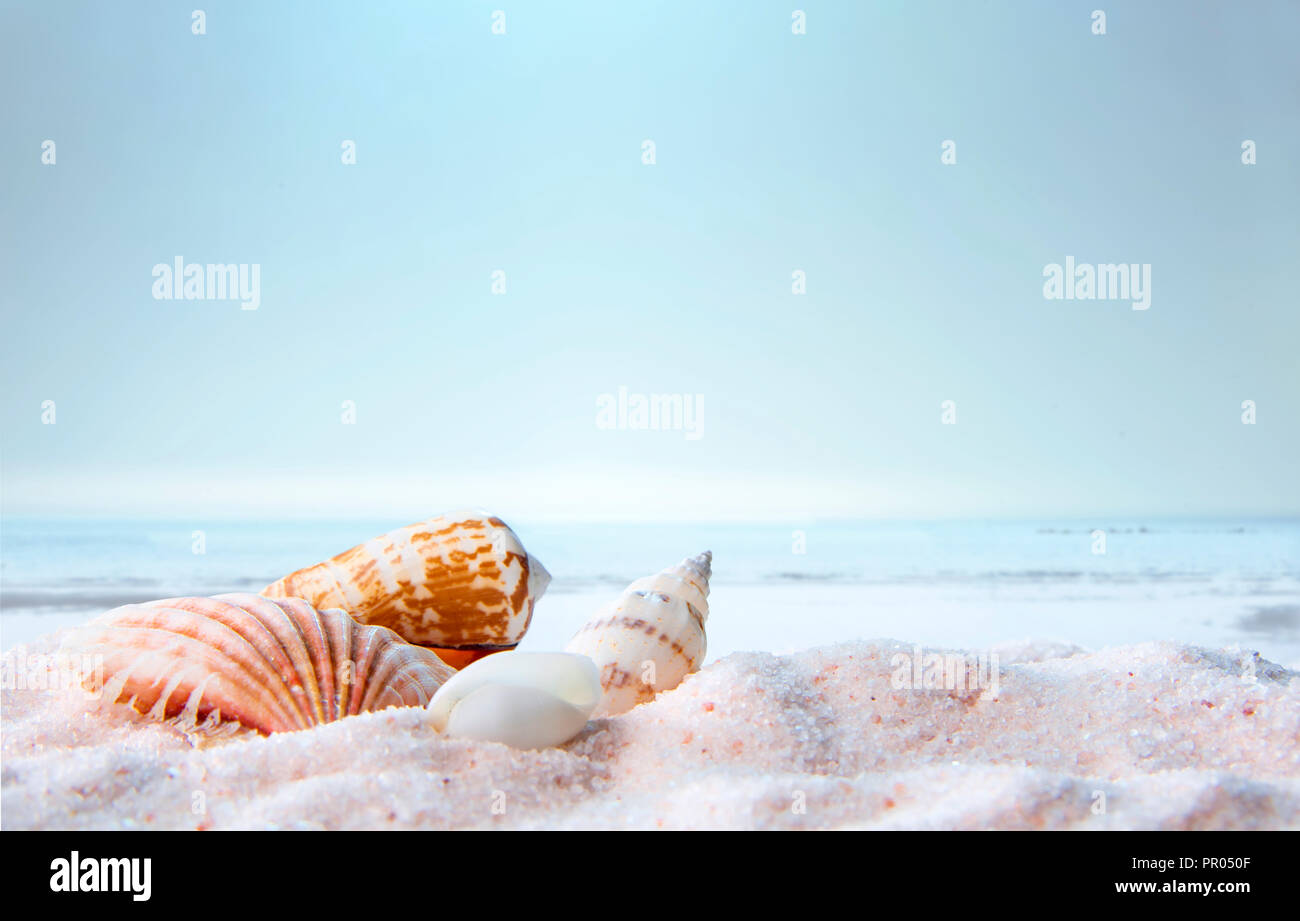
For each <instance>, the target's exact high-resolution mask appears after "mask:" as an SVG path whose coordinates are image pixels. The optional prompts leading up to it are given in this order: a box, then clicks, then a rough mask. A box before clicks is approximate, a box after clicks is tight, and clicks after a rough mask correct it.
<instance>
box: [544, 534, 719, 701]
mask: <svg viewBox="0 0 1300 921" xmlns="http://www.w3.org/2000/svg"><path fill="white" fill-rule="evenodd" d="M712 564H713V554H712V553H709V552H708V551H707V550H706V551H705V552H704V553H702V554H700V555H699V556H697V557H690V558H687V559H685V560H682V561H681V562H680V563H678V564H677V565H676V566H672V567H669V568H668V569H665V570H663V571H662V572H659V573H656V574H655V575H653V576H646V577H644V578H641V579H637V580H636V581H635V582H633V583H632V584H631V585H629V586H628V587H627V588H626V589H624V591H623V594H622V595H620V596H619V597H618V598H617V599H615V600H614V601H613V602H611V603H610V604H609V605H607V606H606V607H604V608H602V609H601V610H599V611H597V612H596V614H595V615H594V616H593V617H592V618H591V620H589V621H587V623H586V624H585V625H583V627H582V629H581V630H579V631H578V632H577V633H576V634H574V636H573V639H571V640H569V642H568V644H567V645H566V646H565V647H564V648H565V650H566V651H567V652H573V653H578V654H579V655H585V656H588V657H590V658H591V660H592V661H593V662H595V663H596V667H597V668H599V669H600V684H601V687H602V688H603V689H604V692H603V694H602V697H601V702H600V706H598V707H597V708H596V711H595V716H597V717H604V716H617V715H618V714H620V713H623V712H625V711H627V710H631V709H632V708H633V707H635V706H636V705H637V704H642V703H645V702H646V701H648V700H652V699H654V696H655V694H657V693H659V692H660V691H669V690H672V689H673V688H675V687H677V685H679V684H681V683H682V679H683V678H685V677H686V676H687V675H688V674H690V673H691V672H693V671H695V670H696V669H698V668H699V667H700V663H702V662H703V661H704V653H705V649H706V647H707V643H706V638H705V633H704V622H705V620H706V619H707V618H708V616H709V602H708V595H709V577H710V576H711V575H712V573H713V565H712Z"/></svg>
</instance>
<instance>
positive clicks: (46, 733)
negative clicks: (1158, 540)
mask: <svg viewBox="0 0 1300 921" xmlns="http://www.w3.org/2000/svg"><path fill="white" fill-rule="evenodd" d="M51 642H52V640H50V639H46V640H42V641H40V642H39V643H36V644H33V646H32V647H30V648H29V649H27V650H25V651H26V652H29V653H30V652H41V651H45V650H47V649H48V648H50V643H51ZM23 652H24V650H22V649H19V650H14V653H17V654H22V653H23ZM911 652H912V649H911V647H910V646H908V645H905V644H899V643H894V642H891V641H880V642H876V643H865V642H863V643H852V644H840V645H836V646H830V647H824V648H820V649H815V650H810V651H807V652H803V653H797V654H793V655H786V656H773V655H769V654H766V653H737V654H734V655H731V656H728V657H726V658H725V659H722V660H721V661H718V662H716V663H714V664H712V665H710V666H708V667H706V668H705V669H704V670H702V671H701V672H699V673H698V674H695V675H693V676H691V677H689V678H688V679H687V680H686V682H685V683H684V684H683V685H682V686H681V687H679V688H678V689H677V690H675V691H672V692H668V693H665V694H662V695H660V697H659V698H658V699H657V700H655V701H653V702H652V703H650V704H647V705H645V706H642V707H639V708H637V709H636V710H633V711H631V712H630V713H627V714H624V715H622V716H620V717H617V718H614V719H609V720H594V721H592V722H591V723H589V724H588V726H587V728H586V730H585V731H584V732H583V733H582V734H581V735H579V736H578V738H576V739H574V740H573V741H572V742H570V743H569V744H568V745H566V746H564V747H562V748H560V749H552V750H548V751H539V752H519V751H513V750H511V749H508V748H505V747H502V746H499V745H494V744H485V743H470V742H463V741H455V740H447V739H442V738H439V737H438V735H437V734H436V733H434V731H433V730H432V729H430V728H429V726H428V724H427V721H426V720H425V718H424V713H423V711H422V710H415V709H411V710H389V711H386V712H383V713H378V714H369V715H366V716H359V717H353V718H350V719H346V720H343V721H341V722H338V723H335V724H332V725H327V726H323V727H320V728H317V729H313V730H309V731H304V732H297V733H288V734H284V735H279V736H274V737H270V738H256V737H254V738H251V739H241V740H236V741H228V742H225V743H221V744H217V745H213V746H209V747H205V748H201V749H195V748H192V747H191V746H190V744H189V743H188V742H187V741H186V740H185V738H184V737H183V736H181V735H179V734H177V733H175V732H174V731H172V730H170V729H168V728H167V727H164V726H160V725H157V724H151V723H148V722H145V721H143V720H133V719H129V718H128V717H127V715H126V714H124V713H122V711H121V709H120V708H117V709H114V710H112V711H108V712H104V711H96V710H94V709H90V705H89V704H87V702H86V701H85V700H84V699H82V698H81V696H80V695H79V694H78V693H77V692H75V691H67V690H61V691H48V690H44V691H33V690H13V689H6V690H5V691H4V693H3V701H2V704H3V713H2V714H0V736H2V746H0V754H2V756H3V803H2V805H3V813H2V814H0V821H2V822H3V825H4V827H5V828H123V827H128V828H139V827H149V828H553V827H558V828H844V827H863V828H935V829H950V828H1078V829H1087V828H1175V829H1201V828H1279V827H1297V826H1300V681H1296V680H1294V679H1295V677H1296V676H1295V673H1293V672H1288V671H1286V670H1285V669H1281V668H1279V667H1276V666H1271V665H1269V664H1268V663H1266V662H1263V661H1262V660H1258V659H1257V660H1255V662H1254V666H1253V670H1254V673H1255V675H1256V676H1257V677H1256V680H1255V681H1253V682H1251V681H1248V680H1246V679H1244V678H1243V672H1246V671H1247V667H1248V666H1249V665H1250V663H1249V662H1248V661H1247V660H1248V659H1249V657H1250V654H1249V653H1245V652H1240V651H1237V650H1219V651H1210V650H1203V649H1197V648H1192V647H1184V646H1177V645H1173V644H1168V643H1152V644H1143V645H1138V646H1127V647H1119V648H1111V649H1106V650H1102V651H1100V652H1094V653H1087V652H1083V651H1079V650H1075V649H1071V648H1060V647H1052V646H1047V645H1039V646H1037V647H1035V646H1025V647H1021V648H1019V649H1002V650H1000V651H999V652H1000V672H999V682H998V683H999V687H998V695H997V698H996V699H993V696H992V694H991V693H989V692H987V691H980V690H972V691H962V690H907V689H896V688H895V687H893V686H892V683H891V676H892V675H893V674H894V672H895V668H894V667H893V666H891V662H890V659H891V657H892V656H893V655H894V654H896V653H905V654H906V653H911ZM1101 794H1104V811H1103V810H1101V809H1100V806H1101V803H1102V800H1103V798H1102V796H1101Z"/></svg>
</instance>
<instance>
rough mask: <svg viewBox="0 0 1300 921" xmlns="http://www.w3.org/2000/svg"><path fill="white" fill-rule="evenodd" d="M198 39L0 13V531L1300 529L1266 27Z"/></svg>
mask: <svg viewBox="0 0 1300 921" xmlns="http://www.w3.org/2000/svg"><path fill="white" fill-rule="evenodd" d="M199 2H201V0H191V2H189V3H184V4H181V3H144V4H112V5H109V4H98V3H85V4H79V3H78V4H73V3H44V2H28V0H24V2H20V3H12V2H8V3H5V4H4V5H3V7H0V76H2V77H3V84H4V91H3V108H2V109H0V140H2V143H0V215H2V217H3V220H2V222H0V234H2V235H3V236H2V237H0V270H2V275H3V279H4V284H3V285H2V286H0V305H2V306H3V321H4V335H3V337H2V338H0V359H2V360H3V368H4V378H3V390H2V391H0V434H2V436H3V446H2V449H3V458H2V460H3V485H2V487H0V499H3V511H4V512H5V513H6V514H37V515H39V514H47V513H79V514H128V515H129V514H138V515H158V514H174V515H180V516H187V515H195V514H199V515H213V514H231V515H243V514H253V513H256V514H263V513H265V514H294V515H297V514H321V515H333V514H351V513H357V514H362V513H364V514H372V513H382V514H385V515H388V514H392V515H397V516H405V517H407V518H417V517H420V516H421V515H423V514H427V513H431V512H433V511H436V510H438V509H441V508H445V507H453V506H459V505H483V506H488V507H490V508H493V509H495V510H497V511H498V512H500V513H501V514H504V515H512V514H518V515H522V516H531V517H557V518H579V519H581V518H589V517H594V518H607V517H608V518H703V519H715V518H716V519H731V518H757V519H765V520H784V519H786V518H802V517H808V516H850V517H856V516H889V517H913V516H916V517H949V516H971V515H976V516H1054V515H1069V516H1088V515H1093V514H1096V515H1114V514H1123V515H1137V516H1140V515H1177V514H1196V515H1205V514H1210V515H1259V514H1297V513H1300V486H1297V477H1296V474H1295V469H1296V457H1297V456H1300V372H1297V363H1296V360H1295V353H1296V349H1297V345H1298V343H1300V318H1298V316H1297V308H1298V307H1300V296H1298V295H1297V286H1296V282H1295V278H1294V273H1295V271H1296V267H1297V258H1296V256H1297V253H1298V252H1300V229H1298V228H1300V222H1298V221H1297V213H1298V212H1300V207H1298V206H1300V119H1298V118H1297V95H1298V93H1300V64H1298V63H1297V57H1296V55H1295V53H1294V47H1293V46H1294V42H1295V38H1296V36H1297V35H1300V6H1298V5H1296V4H1295V3H1286V2H1277V3H1267V2H1252V3H1249V4H1244V5H1236V6H1234V5H1230V4H1226V3H1224V4H1197V3H1183V2H1167V3H1153V2H1143V3H1103V2H1101V0H1089V2H1088V3H1069V2H1050V3H1049V2H1042V3H1016V4H1010V3H989V4H976V3H969V2H954V3H922V2H918V3H901V2H898V3H883V2H871V3H868V2H861V3H849V2H845V3H834V4H832V3H818V2H808V3H806V4H804V5H803V8H804V9H805V10H806V11H807V17H808V20H807V21H808V32H807V34H806V35H803V36H795V35H792V34H791V30H790V11H791V9H792V8H793V7H794V6H795V4H793V3H783V4H778V3H772V2H762V3H757V2H755V3H739V2H737V3H731V4H722V3H706V4H699V3H656V4H649V3H644V4H609V3H599V4H597V3H591V4H575V3H565V4H538V3H533V4H519V5H506V4H505V2H504V0H492V2H488V3H456V4H437V5H436V12H435V11H434V10H433V9H431V7H433V5H431V4H415V3H411V4H360V3H353V4H338V3H298V4H290V3H279V2H277V3H237V4H226V3H220V4H217V3H209V4H207V5H206V6H205V7H204V8H205V10H206V12H207V34H206V35H203V36H195V35H193V34H191V31H190V10H191V9H193V8H194V7H195V6H196V5H198V3H199ZM1098 6H1102V7H1104V8H1105V9H1106V11H1107V14H1108V21H1107V31H1108V34H1107V35H1105V36H1095V35H1093V34H1092V33H1091V30H1090V19H1089V14H1090V11H1091V10H1092V9H1093V8H1095V7H1098ZM495 8H504V9H505V10H506V14H507V19H506V22H507V34H506V35H504V36H494V35H492V34H491V31H490V25H491V11H492V10H493V9H495ZM47 138H48V139H53V140H55V142H56V144H57V163H56V165H54V166H46V165H42V163H41V162H40V157H41V144H42V141H44V140H45V139H47ZM949 138H951V139H953V140H955V141H956V143H957V154H958V162H957V164H956V165H953V166H945V165H942V164H941V163H940V152H941V151H940V144H941V142H942V141H944V140H945V139H949ZM1246 138H1250V139H1253V140H1254V141H1255V142H1256V143H1257V145H1258V163H1257V164H1256V165H1254V166H1243V165H1242V164H1241V161H1240V145H1241V142H1242V140H1243V139H1246ZM344 139H352V140H355V142H356V145H357V161H358V162H357V164H356V165H354V166H345V165H343V164H342V163H341V162H340V143H341V142H342V141H343V140H344ZM644 139H653V140H654V141H655V143H656V145H657V163H656V164H655V165H654V166H645V165H643V164H642V162H641V144H642V141H643V140H644ZM177 255H181V256H184V257H185V258H186V260H187V261H194V262H201V263H208V262H242V263H259V264H260V265H261V306H260V308H259V309H258V310H257V311H241V310H240V309H239V307H238V305H237V304H235V303H233V302H229V301H166V300H154V299H153V298H152V297H151V293H150V291H151V285H152V281H153V279H152V275H151V271H152V267H153V266H154V264H155V263H159V262H167V263H170V262H171V261H172V259H173V258H174V257H175V256H177ZM1067 255H1068V256H1073V257H1074V258H1075V259H1076V260H1077V261H1079V262H1088V263H1105V262H1129V263H1150V264H1151V265H1152V288H1153V291H1152V298H1151V308H1150V309H1149V310H1147V311H1145V312H1140V311H1133V310H1131V309H1129V306H1128V304H1127V303H1123V302H1116V301H1048V300H1044V298H1043V296H1042V283H1043V280H1042V269H1043V266H1044V265H1045V264H1047V263H1052V262H1064V260H1065V257H1066V256H1067ZM495 269H503V270H505V272H506V273H507V275H506V278H507V293H506V294H505V295H504V296H494V295H493V294H492V293H491V291H490V283H491V278H490V275H491V273H492V271H493V270H495ZM794 269H803V270H804V271H806V273H807V278H808V282H807V285H808V293H807V294H806V295H803V296H795V295H792V294H791V291H790V284H791V272H792V270H794ZM620 385H624V386H627V387H628V388H630V390H632V391H636V392H647V393H689V394H701V395H702V397H703V412H702V432H703V437H702V438H700V439H699V440H695V441H691V440H687V439H685V438H684V437H683V436H682V434H681V433H675V432H638V431H602V430H600V429H598V428H597V427H596V425H595V418H596V400H597V398H598V396H599V395H600V394H602V393H613V392H615V391H616V390H617V388H618V387H619V386H620ZM1246 399H1251V400H1255V401H1256V404H1257V407H1258V410H1257V412H1258V424H1256V425H1254V426H1246V425H1242V424H1241V421H1240V416H1241V409H1240V404H1241V402H1242V401H1243V400H1246ZM44 400H54V401H55V402H56V405H57V424H56V425H53V426H49V425H42V424H41V403H42V401H44ZM344 400H353V401H355V403H356V406H357V423H356V424H355V425H343V424H341V422H340V404H341V403H342V401H344ZM944 400H953V401H955V402H956V404H957V413H958V422H957V424H956V425H955V426H945V425H941V424H940V404H941V403H942V401H944Z"/></svg>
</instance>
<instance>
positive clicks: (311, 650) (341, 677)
mask: <svg viewBox="0 0 1300 921" xmlns="http://www.w3.org/2000/svg"><path fill="white" fill-rule="evenodd" d="M63 648H64V651H65V652H74V653H76V654H77V655H79V656H90V657H102V663H103V665H102V669H99V668H96V669H95V670H94V674H93V675H92V676H89V677H88V678H87V681H86V684H87V687H88V689H90V690H92V691H102V692H103V693H102V696H101V703H109V704H114V703H123V704H127V705H129V706H131V707H132V708H133V709H135V710H136V711H137V712H138V713H141V714H145V715H147V716H150V717H152V718H154V719H158V720H170V721H173V724H174V725H176V726H177V727H178V728H180V729H182V730H185V731H186V732H193V733H197V734H199V735H207V734H214V733H218V732H222V731H226V732H228V731H237V730H238V728H239V726H240V725H242V726H245V727H247V728H249V729H253V730H256V731H257V732H260V733H263V734H266V733H273V732H287V731H290V730H294V729H306V728H308V727H311V726H315V725H318V724H320V723H328V722H332V721H334V720H338V719H342V718H343V717H345V716H351V715H353V714H357V713H369V712H371V711H374V710H383V709H385V708H387V707H421V706H424V705H426V704H427V703H428V702H429V701H430V700H432V699H433V695H434V692H436V691H437V690H438V688H439V687H440V686H441V685H442V684H443V682H445V681H446V680H447V679H448V678H450V677H451V675H452V674H453V672H452V670H451V669H450V668H448V667H447V666H446V665H444V664H443V663H442V662H441V661H440V660H439V659H438V657H437V656H436V655H435V654H434V653H433V652H431V651H430V650H427V649H422V648H420V647H419V646H412V645H411V644H410V643H406V642H404V641H403V640H402V639H401V637H399V636H397V634H395V633H393V632H392V631H391V630H387V629H385V628H383V627H368V626H364V625H362V624H359V623H357V622H356V621H355V620H353V619H352V618H351V617H349V616H348V615H347V614H346V613H345V612H343V611H338V610H325V611H320V610H317V609H316V608H314V607H312V606H311V605H309V604H308V603H307V602H305V601H303V600H302V599H300V598H285V599H275V600H271V599H267V598H262V597H259V596H258V595H250V594H244V593H237V594H229V595H217V596H215V597H212V598H167V599H164V600H161V601H151V602H149V603H147V604H128V605H124V606H122V607H119V608H114V609H113V610H111V611H109V612H108V613H106V614H103V615H101V616H100V617H98V618H96V619H95V620H92V621H91V622H90V623H88V624H86V625H85V626H84V627H81V628H79V629H78V630H76V631H75V632H74V633H73V634H72V635H71V636H70V637H69V638H68V639H67V640H65V642H64V647H63Z"/></svg>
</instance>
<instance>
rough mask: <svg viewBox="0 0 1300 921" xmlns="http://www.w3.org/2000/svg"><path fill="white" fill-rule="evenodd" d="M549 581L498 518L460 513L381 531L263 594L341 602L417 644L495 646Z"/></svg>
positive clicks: (502, 644)
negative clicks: (384, 531) (370, 538)
mask: <svg viewBox="0 0 1300 921" xmlns="http://www.w3.org/2000/svg"><path fill="white" fill-rule="evenodd" d="M550 580H551V576H550V573H548V572H547V571H546V569H545V568H544V567H543V566H542V564H541V563H539V562H538V561H537V560H536V559H534V558H533V557H531V556H529V555H528V552H527V551H526V550H524V548H523V545H522V544H521V543H520V542H519V538H518V537H516V536H515V533H514V532H513V531H511V530H510V528H509V527H508V526H507V525H506V523H505V522H503V521H502V520H501V519H500V518H494V517H492V516H489V515H485V514H481V513H458V514H451V515H446V516H439V517H436V518H430V519H429V520H427V521H422V522H420V523H418V524H413V525H408V526H406V527H404V528H397V529H396V530H393V531H389V532H388V533H387V534H383V535H381V536H379V537H376V538H374V539H373V540H369V541H366V542H365V543H364V544H358V545H357V546H355V547H353V548H352V549H351V550H345V551H344V552H342V553H340V554H339V555H338V556H335V557H333V558H332V559H329V560H326V561H325V562H323V563H317V564H316V565H315V566H309V567H307V568H306V569H300V570H298V571H297V572H295V573H292V574H291V575H288V576H285V577H284V578H283V579H280V580H279V581H278V582H274V583H272V584H271V585H268V586H267V587H266V588H265V589H264V590H263V591H262V594H263V595H266V596H267V597H271V598H304V599H306V600H307V601H308V602H310V603H311V604H314V605H316V606H317V607H338V608H343V609H344V610H345V611H347V612H348V613H350V614H351V615H352V616H353V617H355V618H356V619H357V620H359V621H361V622H362V623H365V624H378V625H379V626H382V627H388V628H390V629H392V630H394V631H396V632H397V633H398V634H399V635H401V636H402V637H403V638H404V639H406V640H408V641H410V642H412V643H418V644H420V645H422V646H433V647H440V648H443V649H453V650H462V651H465V650H487V651H493V650H497V649H509V648H511V647H513V646H515V645H516V644H517V643H518V642H519V640H520V639H521V638H522V637H523V635H524V631H526V630H527V629H528V625H529V623H530V621H531V620H532V616H533V605H534V604H536V602H537V599H538V598H540V597H541V596H542V593H543V592H544V591H546V586H547V584H548V583H549V582H550ZM446 658H448V660H449V661H453V657H446ZM473 658H476V656H475V655H474V654H472V653H470V654H465V655H462V656H460V657H457V658H455V660H454V662H453V664H455V665H457V666H460V665H464V664H466V663H467V662H468V661H470V660H472V659H473Z"/></svg>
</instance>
